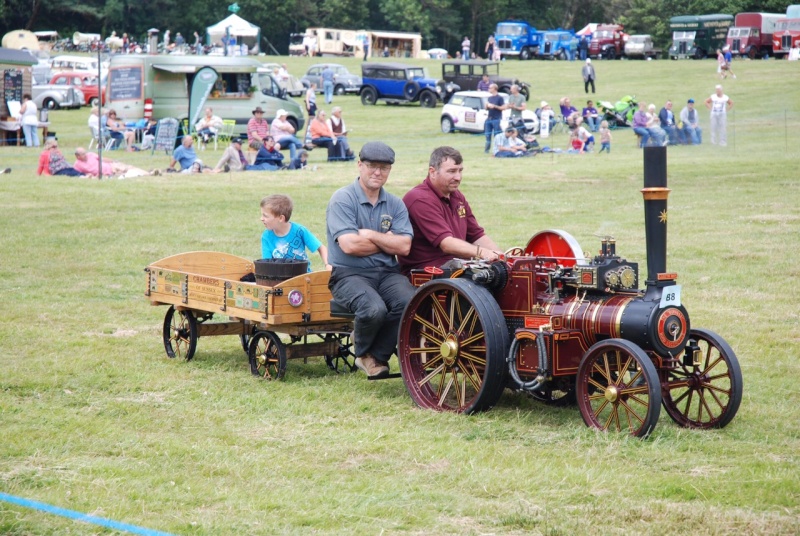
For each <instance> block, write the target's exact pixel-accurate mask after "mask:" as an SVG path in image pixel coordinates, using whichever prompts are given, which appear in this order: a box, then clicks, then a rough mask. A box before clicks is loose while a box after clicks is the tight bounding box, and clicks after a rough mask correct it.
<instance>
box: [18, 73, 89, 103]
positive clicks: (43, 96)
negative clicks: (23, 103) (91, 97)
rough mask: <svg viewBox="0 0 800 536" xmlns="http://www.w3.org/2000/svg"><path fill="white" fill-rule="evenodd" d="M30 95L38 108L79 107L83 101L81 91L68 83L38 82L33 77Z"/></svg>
mask: <svg viewBox="0 0 800 536" xmlns="http://www.w3.org/2000/svg"><path fill="white" fill-rule="evenodd" d="M31 97H32V98H33V102H35V103H36V107H37V108H38V109H40V110H41V109H44V108H46V109H48V110H57V109H59V108H80V107H81V106H83V103H84V102H85V100H86V99H85V97H84V95H83V92H82V91H81V90H80V89H78V88H76V87H73V86H70V85H66V84H65V85H55V84H38V83H37V80H36V78H35V77H34V83H33V87H32V88H31Z"/></svg>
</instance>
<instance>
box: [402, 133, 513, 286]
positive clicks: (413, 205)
mask: <svg viewBox="0 0 800 536" xmlns="http://www.w3.org/2000/svg"><path fill="white" fill-rule="evenodd" d="M463 160H464V159H463V158H462V156H461V153H460V152H458V151H457V150H456V149H454V148H452V147H439V148H437V149H434V151H433V153H432V154H431V159H430V162H429V166H428V176H427V177H426V178H425V180H424V181H423V182H422V183H421V184H419V185H417V186H415V187H414V188H412V189H411V190H410V191H409V192H408V193H407V194H406V195H405V197H403V203H405V205H406V207H407V208H408V215H409V218H410V219H411V225H412V228H413V230H414V238H413V240H412V242H411V252H410V253H408V254H406V255H404V256H401V257H400V267H401V269H402V271H403V273H404V274H408V273H409V272H410V271H411V270H413V269H415V268H424V267H426V266H441V265H442V264H444V263H446V262H447V261H449V260H450V259H453V258H461V259H469V258H473V257H477V258H481V259H483V260H486V261H494V260H496V259H497V258H498V256H499V249H500V248H498V246H497V244H495V243H494V241H493V240H492V239H491V238H489V236H488V235H487V234H486V232H485V231H484V230H483V227H481V226H480V225H478V220H476V219H475V216H474V215H473V214H472V209H471V208H470V206H469V203H468V202H467V199H466V198H465V197H464V194H462V193H461V192H460V191H459V190H458V188H459V186H460V185H461V176H462V172H463V171H464V165H463V163H462V162H463Z"/></svg>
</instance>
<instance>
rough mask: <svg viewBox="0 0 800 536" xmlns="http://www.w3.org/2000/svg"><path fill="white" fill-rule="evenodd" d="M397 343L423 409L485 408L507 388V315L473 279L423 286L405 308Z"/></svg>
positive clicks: (412, 392) (406, 379)
mask: <svg viewBox="0 0 800 536" xmlns="http://www.w3.org/2000/svg"><path fill="white" fill-rule="evenodd" d="M397 347H398V356H399V361H400V371H401V373H402V375H403V381H404V382H405V385H406V389H408V392H409V394H410V395H411V398H412V400H414V402H415V403H416V404H417V405H418V406H420V407H422V408H427V409H433V410H437V411H452V412H457V413H473V412H476V411H483V410H487V409H489V408H491V407H492V406H493V405H494V404H495V403H496V402H497V399H498V398H499V397H500V394H501V393H502V391H503V387H504V385H505V371H506V368H505V367H506V363H505V358H506V353H507V352H508V329H507V327H506V322H505V318H504V317H503V313H502V312H501V311H500V307H499V306H498V305H497V302H496V301H495V299H494V298H493V297H492V295H491V294H490V293H489V291H488V290H486V289H485V288H483V287H480V286H478V285H476V284H475V283H473V282H471V281H468V280H466V279H437V280H434V281H430V282H428V283H426V284H425V285H423V286H421V287H420V288H419V290H417V293H416V294H415V295H414V297H413V298H412V299H411V301H410V302H409V304H408V305H407V306H406V309H405V311H404V312H403V318H402V319H401V323H400V333H399V336H398V344H397Z"/></svg>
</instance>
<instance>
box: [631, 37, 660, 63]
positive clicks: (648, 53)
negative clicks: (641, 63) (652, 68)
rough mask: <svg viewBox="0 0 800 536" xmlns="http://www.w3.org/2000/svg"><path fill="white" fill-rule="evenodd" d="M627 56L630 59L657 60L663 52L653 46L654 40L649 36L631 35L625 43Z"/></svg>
mask: <svg viewBox="0 0 800 536" xmlns="http://www.w3.org/2000/svg"><path fill="white" fill-rule="evenodd" d="M625 56H626V57H628V58H630V59H642V60H650V59H653V60H657V59H658V58H659V57H660V56H661V50H660V49H658V48H655V47H654V46H653V38H652V37H651V36H650V35H649V34H641V35H630V36H628V41H627V42H626V43H625Z"/></svg>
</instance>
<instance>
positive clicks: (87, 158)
mask: <svg viewBox="0 0 800 536" xmlns="http://www.w3.org/2000/svg"><path fill="white" fill-rule="evenodd" d="M99 160H100V157H99V156H98V155H97V153H91V152H88V151H87V150H86V149H84V148H83V147H78V148H77V149H75V169H76V170H78V171H79V172H80V173H81V174H83V175H85V176H87V177H98V169H97V168H98V162H99ZM101 171H102V174H103V176H104V177H111V176H114V175H119V176H122V177H125V178H131V177H142V176H145V175H161V171H160V170H158V169H154V170H153V171H145V170H143V169H140V168H137V167H135V166H129V165H128V164H123V163H122V162H117V161H115V160H111V159H110V158H103V168H102V170H101Z"/></svg>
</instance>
